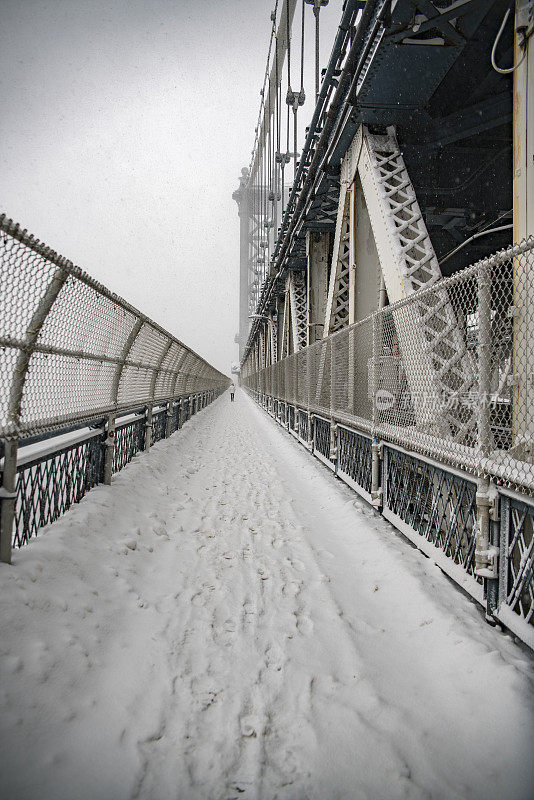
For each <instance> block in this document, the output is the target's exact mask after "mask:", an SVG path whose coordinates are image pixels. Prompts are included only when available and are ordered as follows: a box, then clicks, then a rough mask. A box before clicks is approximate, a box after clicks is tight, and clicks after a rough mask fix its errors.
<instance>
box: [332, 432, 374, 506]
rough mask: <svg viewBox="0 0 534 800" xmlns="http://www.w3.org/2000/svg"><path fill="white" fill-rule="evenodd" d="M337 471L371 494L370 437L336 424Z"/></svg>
mask: <svg viewBox="0 0 534 800" xmlns="http://www.w3.org/2000/svg"><path fill="white" fill-rule="evenodd" d="M337 430H338V473H339V474H341V473H343V474H344V475H346V476H347V477H349V478H351V480H353V481H354V482H355V483H357V484H358V486H360V487H361V488H362V489H363V490H364V491H365V492H367V494H369V495H370V494H371V489H372V486H371V481H372V478H371V470H372V453H371V439H369V438H368V437H367V436H362V435H361V434H360V433H357V432H356V431H354V430H351V429H350V428H345V427H343V426H341V425H338V429H337Z"/></svg>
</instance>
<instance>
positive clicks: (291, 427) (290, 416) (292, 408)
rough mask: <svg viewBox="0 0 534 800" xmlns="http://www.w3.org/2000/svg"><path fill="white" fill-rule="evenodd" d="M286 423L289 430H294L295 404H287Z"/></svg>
mask: <svg viewBox="0 0 534 800" xmlns="http://www.w3.org/2000/svg"><path fill="white" fill-rule="evenodd" d="M288 425H289V430H290V431H294V430H295V406H288Z"/></svg>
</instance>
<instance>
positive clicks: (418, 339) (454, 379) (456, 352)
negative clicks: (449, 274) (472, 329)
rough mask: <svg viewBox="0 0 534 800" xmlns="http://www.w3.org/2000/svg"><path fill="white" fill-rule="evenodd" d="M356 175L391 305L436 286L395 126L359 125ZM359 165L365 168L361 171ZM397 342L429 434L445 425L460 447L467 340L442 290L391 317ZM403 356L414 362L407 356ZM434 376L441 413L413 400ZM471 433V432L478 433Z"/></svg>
mask: <svg viewBox="0 0 534 800" xmlns="http://www.w3.org/2000/svg"><path fill="white" fill-rule="evenodd" d="M363 145H364V146H363V149H362V152H363V159H362V162H361V165H360V176H361V180H362V187H363V189H364V193H365V197H366V201H367V204H368V207H369V211H370V216H371V224H372V226H373V231H374V234H375V239H376V244H377V249H378V253H379V257H380V263H381V268H382V273H383V275H384V280H385V283H386V288H387V291H388V296H389V299H390V301H394V300H399V299H401V298H403V297H407V296H410V295H411V294H413V293H414V292H417V291H418V290H420V289H423V288H425V287H428V286H431V285H433V284H435V283H436V282H437V281H439V279H440V278H441V271H440V268H439V264H438V261H437V258H436V255H435V253H434V248H433V246H432V242H431V241H430V237H429V235H428V231H427V229H426V225H425V222H424V220H423V216H422V214H421V209H420V208H419V204H418V202H417V198H416V196H415V190H414V188H413V185H412V182H411V180H410V177H409V175H408V171H407V169H406V165H405V163H404V159H403V157H402V154H401V152H400V148H399V146H398V143H397V138H396V136H395V131H394V129H390V130H389V131H388V134H387V135H386V136H374V135H371V134H369V133H368V131H367V130H366V129H365V128H364V132H363ZM362 167H363V168H362ZM396 328H397V331H396V333H397V341H398V346H399V347H400V349H401V350H402V351H403V352H404V353H406V356H407V370H406V373H407V378H408V381H409V384H410V388H411V391H412V393H413V394H414V397H415V398H416V400H415V404H414V410H415V413H416V415H417V416H418V418H419V421H420V422H421V423H424V424H425V425H426V427H427V430H428V432H429V433H432V432H435V433H438V432H440V431H443V432H444V433H446V432H447V431H446V428H447V427H448V428H449V430H450V434H451V436H452V438H453V439H455V440H456V441H458V442H461V443H469V442H470V441H471V440H472V436H473V431H474V430H475V427H476V415H475V414H474V413H473V411H472V409H471V408H470V407H469V405H466V404H465V403H463V402H462V398H463V397H464V396H466V395H467V394H469V392H470V391H471V390H472V389H473V388H474V387H476V374H475V372H474V370H473V369H472V368H471V364H470V362H469V359H468V358H466V345H465V341H464V339H463V337H462V335H461V332H460V330H459V324H458V320H457V318H456V316H455V313H454V309H453V307H452V305H451V302H450V300H449V297H448V294H447V291H446V289H444V288H440V289H439V290H436V291H435V292H426V293H424V294H421V295H419V302H417V303H415V304H414V305H413V306H409V307H406V308H405V310H404V314H403V315H402V316H401V318H400V319H399V320H396ZM408 353H411V354H412V355H417V356H418V358H417V359H413V360H411V359H408ZM429 377H431V379H432V383H433V392H434V394H435V395H443V396H445V397H446V398H449V397H453V398H454V399H455V400H456V402H455V404H454V406H453V407H449V408H448V409H447V410H446V411H445V412H444V413H442V414H436V413H432V411H431V410H430V409H429V408H427V407H426V406H425V404H424V402H423V400H422V398H420V397H419V396H418V395H420V394H421V393H422V391H423V390H422V389H421V381H422V379H423V380H424V379H425V378H426V379H427V381H428V378H429ZM475 435H476V432H475Z"/></svg>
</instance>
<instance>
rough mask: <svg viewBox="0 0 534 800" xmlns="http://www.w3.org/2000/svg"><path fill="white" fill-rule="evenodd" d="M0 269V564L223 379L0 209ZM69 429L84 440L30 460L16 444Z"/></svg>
mask: <svg viewBox="0 0 534 800" xmlns="http://www.w3.org/2000/svg"><path fill="white" fill-rule="evenodd" d="M0 274H1V281H0V308H1V313H0V441H1V442H3V444H2V452H0V457H1V459H2V460H1V466H0V469H1V472H2V485H1V488H0V505H1V513H0V559H1V560H3V561H9V560H10V558H11V547H12V544H15V545H21V544H24V543H25V542H26V541H27V540H28V539H29V538H30V537H31V536H33V535H35V532H36V530H37V528H38V527H41V526H42V525H43V524H46V523H48V522H51V521H53V520H54V519H56V518H57V516H59V514H61V513H63V512H64V511H65V510H67V508H68V507H69V506H70V505H71V503H72V502H77V501H78V500H79V499H80V497H81V496H83V494H84V493H85V492H86V491H87V490H88V489H90V488H91V487H92V486H94V485H95V484H96V483H98V482H100V481H104V482H106V483H109V482H110V481H111V475H112V473H113V472H114V471H117V470H118V469H121V468H122V467H123V466H124V464H126V463H127V462H128V461H129V460H130V459H131V458H132V456H133V454H135V452H137V451H138V450H140V449H147V450H148V449H149V448H150V445H151V444H152V443H154V442H157V441H158V440H159V439H162V438H164V437H166V436H169V435H170V434H171V433H172V432H173V431H174V430H176V429H177V428H178V427H179V426H180V425H181V424H182V422H183V421H185V419H188V418H189V417H190V416H191V415H192V414H193V413H195V412H196V411H197V410H199V409H200V408H202V407H203V405H205V403H206V402H208V401H211V400H212V399H214V398H215V397H216V396H217V395H218V394H219V393H220V392H221V391H222V390H224V389H226V387H227V386H228V385H229V383H230V381H229V379H228V378H227V376H225V375H223V374H222V373H221V372H219V371H218V370H216V369H215V368H214V367H212V366H211V365H210V364H208V363H207V362H206V361H205V360H204V359H202V358H201V357H200V356H199V355H197V353H195V352H194V351H193V350H191V348H189V347H187V346H186V345H184V344H183V343H182V342H180V341H179V340H178V339H176V338H175V337H174V336H172V335H171V334H170V333H168V332H167V331H165V330H164V329H163V328H161V327H160V326H159V325H157V324H156V323H155V322H153V321H152V320H150V319H149V318H148V317H146V316H145V315H144V314H142V313H141V312H139V311H138V310H137V309H135V308H134V307H133V306H131V305H130V304H129V303H127V302H126V301H125V300H123V299H122V298H120V297H118V296H117V295H115V294H113V293H112V292H110V291H109V290H108V289H106V288H105V287H104V286H102V285H101V284H100V283H98V282H97V281H95V280H94V279H93V278H91V277H90V276H89V275H87V274H86V273H85V272H83V271H82V270H81V269H80V268H79V267H76V266H74V265H73V264H72V263H71V262H70V261H68V260H67V259H65V258H63V257H62V256H59V255H58V254H57V253H55V252H54V251H53V250H51V249H50V248H48V247H46V246H45V245H43V244H42V243H40V242H39V241H38V240H37V239H35V238H34V237H32V236H30V235H28V233H27V232H26V230H21V228H20V227H19V226H18V225H15V224H14V223H13V222H12V221H11V220H9V219H7V218H6V216H5V215H2V216H0ZM140 408H141V415H139V414H137V416H136V415H135V414H134V418H133V419H132V418H129V419H128V420H127V421H126V422H120V421H119V418H120V417H121V416H123V415H124V413H126V412H128V413H129V414H130V415H131V414H132V411H131V410H132V409H133V410H136V409H137V410H139V409H140ZM88 425H90V426H92V427H93V428H95V427H96V428H97V430H94V429H93V430H88V429H87V426H88ZM84 426H85V428H86V429H85V432H82V433H80V429H81V428H83V427H84ZM73 429H77V430H78V433H77V436H78V437H80V438H79V439H77V440H76V441H75V442H73V441H72V440H71V439H72V437H71V438H70V439H69V441H68V442H67V443H66V444H65V446H63V447H61V446H60V445H59V444H58V443H57V442H56V444H55V445H54V446H55V447H56V451H55V452H54V453H52V454H51V453H48V452H46V453H45V454H42V453H39V454H38V455H37V456H36V458H35V459H34V460H31V459H30V460H28V456H27V455H25V453H26V454H27V453H28V452H29V450H31V448H29V449H27V448H23V447H21V445H22V444H24V443H28V442H30V441H35V439H36V438H39V437H41V438H43V437H45V436H47V435H48V434H54V435H57V434H58V433H61V434H64V435H67V434H68V433H69V432H70V433H72V431H73ZM147 431H148V433H147ZM101 440H102V441H101ZM19 447H21V455H20V456H19V455H18V450H19ZM102 448H103V449H102ZM14 525H15V533H14V538H13V540H12V535H11V531H12V529H13V526H14Z"/></svg>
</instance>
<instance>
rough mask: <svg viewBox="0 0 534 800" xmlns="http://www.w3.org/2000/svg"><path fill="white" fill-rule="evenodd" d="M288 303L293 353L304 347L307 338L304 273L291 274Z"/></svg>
mask: <svg viewBox="0 0 534 800" xmlns="http://www.w3.org/2000/svg"><path fill="white" fill-rule="evenodd" d="M289 301H290V304H291V325H292V336H293V349H294V351H295V353H297V352H298V351H299V350H303V349H304V348H305V347H306V344H307V340H308V336H307V330H308V329H307V321H308V320H307V304H306V273H304V272H292V273H291V275H290V281H289Z"/></svg>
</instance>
